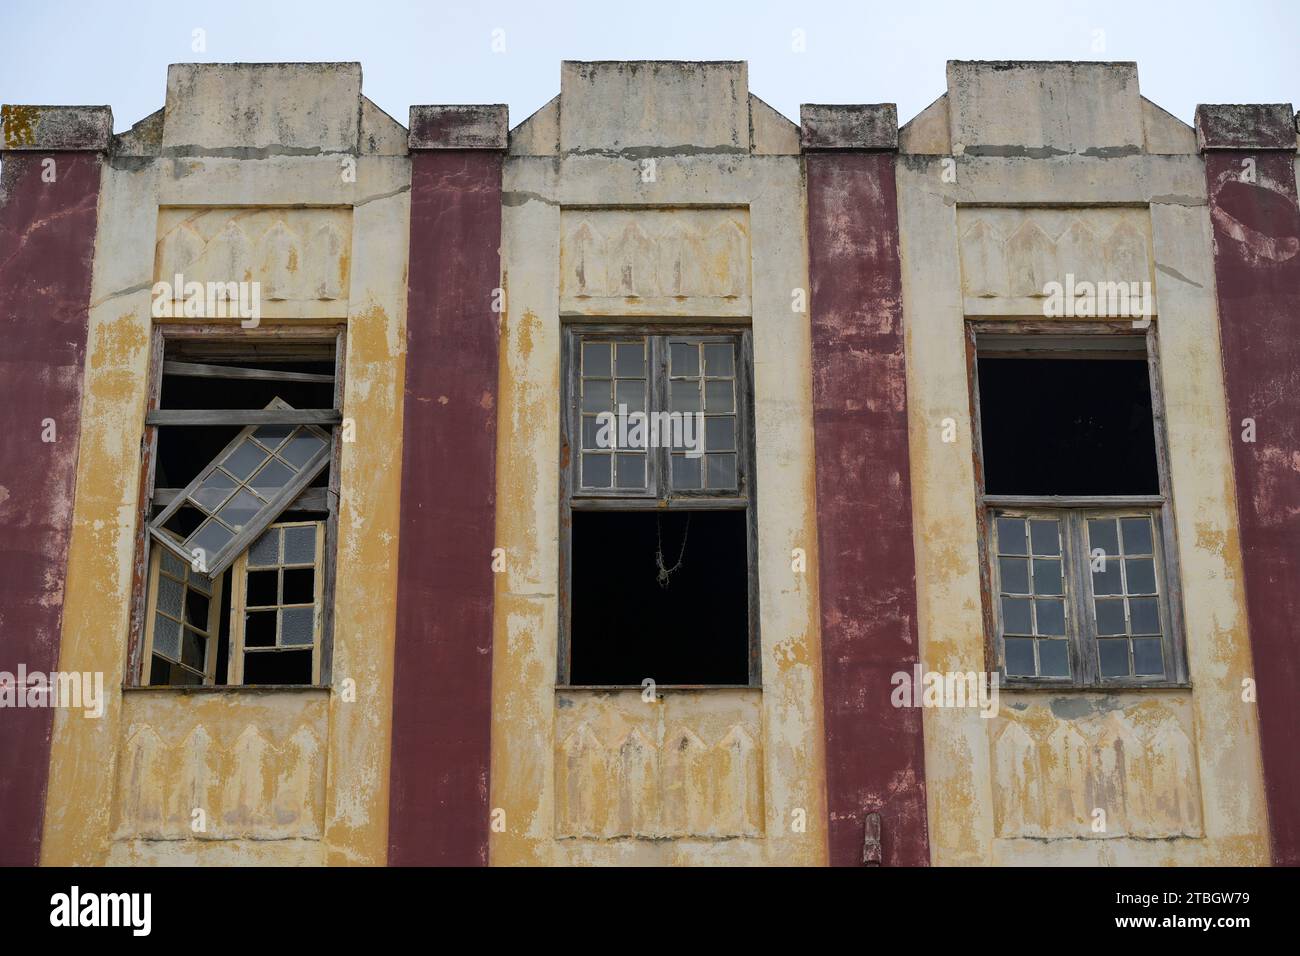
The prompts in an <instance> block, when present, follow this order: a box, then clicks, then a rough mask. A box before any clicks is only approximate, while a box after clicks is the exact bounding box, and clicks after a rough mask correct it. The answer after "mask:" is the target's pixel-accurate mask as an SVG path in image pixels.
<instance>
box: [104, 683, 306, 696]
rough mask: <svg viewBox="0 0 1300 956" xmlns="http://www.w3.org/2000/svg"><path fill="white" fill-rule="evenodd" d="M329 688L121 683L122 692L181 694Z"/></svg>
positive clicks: (303, 690)
mask: <svg viewBox="0 0 1300 956" xmlns="http://www.w3.org/2000/svg"><path fill="white" fill-rule="evenodd" d="M330 690H331V688H330V687H329V686H328V685H323V684H213V685H198V686H195V685H192V684H191V685H176V686H173V685H170V684H156V685H152V686H145V685H142V684H123V685H122V692H123V693H132V694H134V693H146V694H147V693H169V692H171V693H181V694H222V693H264V692H269V693H283V692H285V691H290V692H293V693H309V692H311V691H317V692H322V691H323V692H325V693H329V692H330Z"/></svg>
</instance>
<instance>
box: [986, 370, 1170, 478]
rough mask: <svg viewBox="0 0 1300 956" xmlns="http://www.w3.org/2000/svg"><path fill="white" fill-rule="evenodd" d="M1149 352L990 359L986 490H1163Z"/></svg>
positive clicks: (988, 373) (987, 376)
mask: <svg viewBox="0 0 1300 956" xmlns="http://www.w3.org/2000/svg"><path fill="white" fill-rule="evenodd" d="M1142 359H1143V360H1137V361H1135V360H1129V359H1070V358H980V359H979V400H980V421H981V426H982V432H983V446H984V448H983V450H984V490H985V493H986V494H991V495H1157V494H1160V476H1159V471H1158V465H1157V461H1156V444H1155V429H1154V426H1153V422H1152V412H1151V382H1150V378H1149V373H1148V370H1147V363H1146V361H1145V355H1143V356H1142Z"/></svg>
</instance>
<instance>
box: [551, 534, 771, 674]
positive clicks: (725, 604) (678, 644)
mask: <svg viewBox="0 0 1300 956" xmlns="http://www.w3.org/2000/svg"><path fill="white" fill-rule="evenodd" d="M745 534H746V530H745V513H744V512H743V511H696V512H691V511H681V512H669V513H664V512H657V511H621V512H619V511H615V512H609V511H588V512H581V511H580V512H578V513H576V514H575V515H574V516H573V589H572V595H573V623H572V631H571V633H572V646H573V657H572V660H573V669H572V672H571V675H570V681H571V683H574V684H623V685H627V684H640V683H641V682H642V681H643V680H645V679H646V678H649V679H651V680H653V681H655V683H657V684H744V683H746V682H747V681H748V680H749V655H748V646H749V604H748V602H749V595H748V586H749V575H748V573H747V571H748V563H747V560H746V557H745V548H746V542H745Z"/></svg>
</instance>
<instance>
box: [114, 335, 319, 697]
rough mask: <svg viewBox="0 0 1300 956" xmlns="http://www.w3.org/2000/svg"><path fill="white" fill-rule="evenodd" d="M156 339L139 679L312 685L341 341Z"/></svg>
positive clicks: (205, 683) (150, 681)
mask: <svg viewBox="0 0 1300 956" xmlns="http://www.w3.org/2000/svg"><path fill="white" fill-rule="evenodd" d="M156 335H157V336H158V339H159V342H158V346H157V347H156V352H155V354H156V355H158V357H159V361H158V363H157V368H156V370H155V382H156V383H157V384H156V388H155V400H154V403H153V405H154V407H153V410H151V411H150V412H149V415H148V417H147V418H146V425H147V426H148V427H147V428H146V442H145V468H146V476H147V479H148V481H147V484H146V489H145V492H144V499H145V500H144V508H145V517H146V519H147V520H146V521H145V523H144V526H143V529H144V530H143V532H142V535H141V539H140V547H141V549H142V551H143V553H145V554H147V556H148V559H147V567H148V569H149V572H148V575H147V579H146V581H145V583H144V585H143V588H142V589H141V592H139V593H138V594H137V598H136V602H137V605H136V606H137V608H139V609H140V611H139V613H138V614H137V616H136V618H135V620H134V622H133V627H134V628H135V633H136V634H138V635H139V639H138V641H136V642H133V643H135V644H136V646H137V647H139V649H140V650H139V654H138V656H139V664H138V667H137V668H136V673H138V674H139V675H140V676H139V679H140V681H141V683H143V684H148V685H155V686H156V685H173V686H176V685H193V686H199V685H203V686H215V685H222V684H259V685H267V684H304V685H312V684H314V685H319V684H321V683H322V682H323V681H324V680H326V679H327V669H328V659H327V651H328V647H329V641H328V634H329V606H328V605H329V602H328V600H327V597H326V596H327V594H328V593H330V588H329V587H328V585H329V579H330V575H331V574H332V571H333V561H332V554H333V549H332V542H333V540H334V535H335V515H336V501H337V487H336V485H335V484H334V481H335V478H334V475H335V474H336V472H337V468H336V466H335V464H334V462H335V460H336V455H337V443H336V436H335V435H334V430H335V428H334V426H335V425H337V424H338V423H340V422H341V416H340V414H339V411H338V405H339V398H340V396H341V388H340V383H339V381H338V376H337V372H338V370H339V369H341V367H342V366H341V362H340V361H339V359H340V355H339V353H340V352H341V345H342V342H341V339H342V336H341V334H338V333H322V332H315V333H312V332H310V331H309V330H293V332H292V333H290V334H287V335H286V334H285V331H283V330H277V331H275V332H267V331H262V332H260V333H259V332H250V331H241V332H240V333H239V337H238V338H237V339H235V338H232V337H230V336H229V333H227V334H226V336H224V337H223V336H221V335H220V334H218V335H217V336H216V337H205V336H203V335H201V334H200V333H199V331H198V330H192V329H176V328H161V329H159V330H157V331H156Z"/></svg>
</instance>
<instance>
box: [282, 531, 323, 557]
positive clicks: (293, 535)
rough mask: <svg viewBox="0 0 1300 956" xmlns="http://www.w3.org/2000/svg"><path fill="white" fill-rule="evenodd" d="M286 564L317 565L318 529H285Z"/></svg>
mask: <svg viewBox="0 0 1300 956" xmlns="http://www.w3.org/2000/svg"><path fill="white" fill-rule="evenodd" d="M284 563H285V564H315V563H316V527H315V526H314V525H300V526H299V527H296V528H285V529H284Z"/></svg>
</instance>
